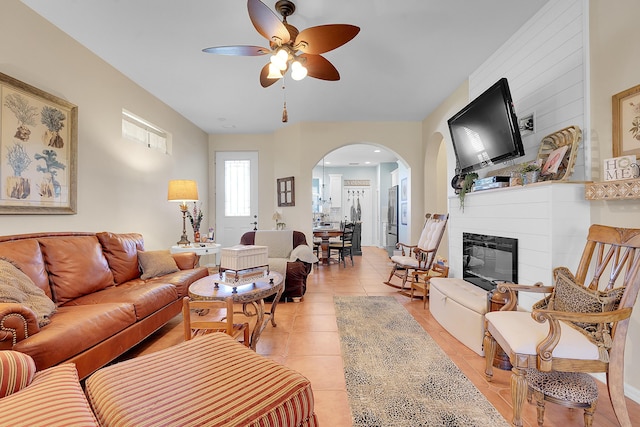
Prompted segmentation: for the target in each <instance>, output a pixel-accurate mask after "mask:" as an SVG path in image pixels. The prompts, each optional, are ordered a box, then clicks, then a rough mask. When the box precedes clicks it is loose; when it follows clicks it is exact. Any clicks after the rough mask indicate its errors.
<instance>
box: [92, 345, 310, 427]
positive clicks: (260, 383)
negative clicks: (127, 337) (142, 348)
mask: <svg viewBox="0 0 640 427" xmlns="http://www.w3.org/2000/svg"><path fill="white" fill-rule="evenodd" d="M86 393H87V396H88V398H89V402H90V403H91V406H92V407H93V410H94V412H95V414H96V417H97V418H98V421H99V422H100V424H101V425H102V426H136V427H144V426H180V427H186V426H278V427H286V426H305V427H307V426H308V427H314V426H317V425H318V423H317V419H316V416H315V414H314V412H313V393H312V391H311V384H310V383H309V380H308V379H306V378H305V377H304V376H302V375H301V374H299V373H298V372H296V371H293V370H291V369H289V368H287V367H285V366H282V365H279V364H278V363H276V362H274V361H272V360H270V359H267V358H265V357H262V356H260V355H258V354H256V353H255V352H253V351H252V350H250V349H248V348H246V347H245V346H243V345H242V344H240V343H238V342H236V341H235V340H233V339H232V338H231V337H229V336H228V335H226V334H223V333H214V334H209V335H204V336H202V337H199V338H196V339H193V340H190V341H186V342H184V343H181V344H178V345H176V346H174V347H171V348H168V349H165V350H162V351H159V352H157V353H152V354H149V355H146V356H142V357H138V358H136V359H131V360H127V361H125V362H121V363H118V364H115V365H112V366H108V367H106V368H102V369H100V370H99V371H97V372H96V373H94V374H93V375H91V376H90V377H89V378H88V379H87V381H86Z"/></svg>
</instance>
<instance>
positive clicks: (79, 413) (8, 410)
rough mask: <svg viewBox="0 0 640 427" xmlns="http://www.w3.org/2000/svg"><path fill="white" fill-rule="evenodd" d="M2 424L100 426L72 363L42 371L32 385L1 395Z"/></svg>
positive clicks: (53, 426) (28, 426) (24, 426)
mask: <svg viewBox="0 0 640 427" xmlns="http://www.w3.org/2000/svg"><path fill="white" fill-rule="evenodd" d="M0 414H2V425H6V426H13V427H32V426H47V427H57V426H60V427H67V426H78V427H89V426H98V422H97V420H96V418H95V416H94V415H93V412H91V407H90V406H89V403H88V402H87V399H86V397H85V395H84V392H83V391H82V387H81V386H80V382H79V381H78V373H77V371H76V368H75V366H74V365H73V364H71V363H66V364H64V365H59V366H55V367H53V368H50V369H47V370H45V371H42V372H38V373H37V374H36V375H35V378H34V379H33V382H32V383H31V385H29V386H28V387H26V388H25V389H23V390H21V391H20V392H18V393H15V394H12V395H11V396H8V397H5V398H3V399H0Z"/></svg>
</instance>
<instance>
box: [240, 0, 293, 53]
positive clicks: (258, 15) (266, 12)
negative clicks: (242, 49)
mask: <svg viewBox="0 0 640 427" xmlns="http://www.w3.org/2000/svg"><path fill="white" fill-rule="evenodd" d="M247 9H248V10H249V18H251V23H253V26H254V27H255V28H256V30H257V31H258V32H259V33H260V34H261V35H262V37H264V38H265V39H267V40H269V41H270V42H274V37H275V38H276V40H277V39H280V40H281V43H280V44H285V43H289V40H291V37H290V36H289V31H288V30H287V28H286V27H285V26H284V24H283V23H282V22H281V21H280V19H279V18H278V17H277V16H276V14H275V13H273V11H272V10H271V9H269V7H268V6H267V5H266V4H264V3H262V2H261V1H260V0H247Z"/></svg>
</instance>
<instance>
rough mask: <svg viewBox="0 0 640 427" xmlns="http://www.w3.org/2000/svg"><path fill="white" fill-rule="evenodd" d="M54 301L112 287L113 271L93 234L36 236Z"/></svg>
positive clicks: (65, 299) (58, 301) (63, 301)
mask: <svg viewBox="0 0 640 427" xmlns="http://www.w3.org/2000/svg"><path fill="white" fill-rule="evenodd" d="M38 240H39V242H40V246H41V248H42V253H43V254H44V259H45V262H46V264H47V270H48V271H49V280H50V281H51V288H52V291H53V298H54V301H55V302H56V304H58V305H62V304H64V303H66V302H67V301H69V300H72V299H74V298H78V297H80V296H82V295H87V294H90V293H92V292H96V291H99V290H101V289H104V288H106V287H108V286H113V284H114V282H113V274H112V273H111V270H110V269H109V264H108V263H107V259H106V258H105V257H104V254H103V253H102V246H101V245H100V242H99V241H98V238H97V237H95V236H69V237H61V236H56V237H45V238H41V239H38Z"/></svg>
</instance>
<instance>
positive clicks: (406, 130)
mask: <svg viewBox="0 0 640 427" xmlns="http://www.w3.org/2000/svg"><path fill="white" fill-rule="evenodd" d="M209 141H210V146H209V150H210V153H211V156H214V155H215V152H216V151H238V150H257V151H258V157H259V174H260V184H259V185H260V188H259V192H260V207H259V210H260V213H259V218H258V222H259V226H258V227H259V228H271V227H272V220H271V216H272V214H273V212H275V210H276V209H278V210H281V211H282V214H283V217H284V222H286V224H287V227H289V228H292V229H296V230H300V231H303V232H305V233H306V234H307V238H308V239H309V238H310V237H311V225H312V216H311V171H312V169H313V168H314V166H315V165H316V164H317V163H318V161H320V160H321V159H322V157H323V156H324V155H325V154H327V153H329V152H331V151H333V150H335V149H336V148H339V147H342V146H345V145H349V144H354V143H370V144H374V145H379V146H383V147H386V148H388V149H389V150H391V151H393V152H394V153H396V154H397V155H398V156H399V157H401V158H402V159H403V160H404V161H405V162H406V164H407V165H408V167H409V168H410V169H411V180H412V182H418V183H420V182H422V176H423V162H422V159H423V158H424V149H423V142H422V137H421V125H420V123H419V122H384V123H380V122H378V123H369V122H367V123H364V122H363V123H354V122H349V123H300V124H294V125H290V126H288V127H286V128H285V129H283V130H280V131H278V132H275V133H274V134H262V135H211V136H210V137H209ZM212 172H213V170H212V171H211V172H210V176H212V175H214V174H213V173H212ZM287 176H293V177H295V185H296V206H295V207H282V208H278V206H277V202H276V198H275V182H276V179H277V178H282V177H287ZM211 183H212V185H211V190H210V197H209V199H210V200H212V199H213V191H214V190H215V186H214V182H213V181H211ZM411 198H412V199H411V200H412V202H413V203H412V204H411V206H412V211H411V215H412V217H413V218H416V217H418V218H422V217H423V216H424V212H422V211H423V203H424V199H423V194H422V187H421V185H417V186H415V187H414V186H411ZM210 203H211V202H210ZM212 209H213V206H212ZM421 226H422V223H421V222H420V223H419V224H416V221H414V222H412V233H413V235H414V236H417V235H418V233H419V228H420V227H421ZM416 227H417V228H416ZM416 238H417V237H416Z"/></svg>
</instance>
